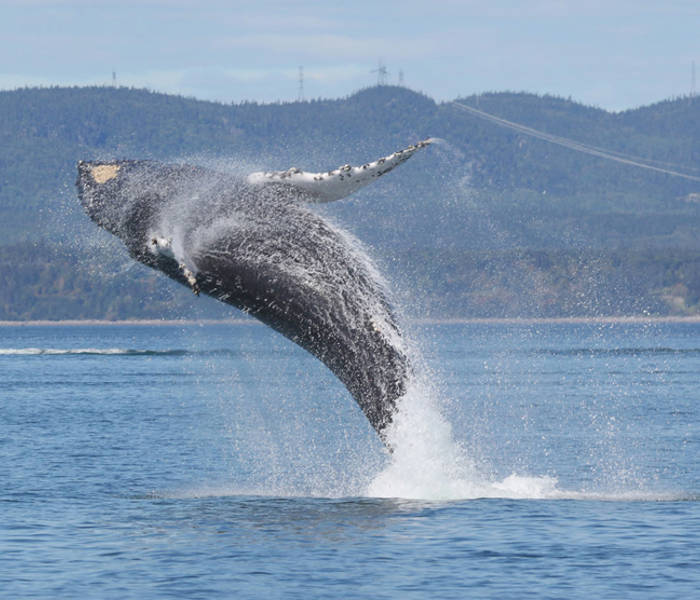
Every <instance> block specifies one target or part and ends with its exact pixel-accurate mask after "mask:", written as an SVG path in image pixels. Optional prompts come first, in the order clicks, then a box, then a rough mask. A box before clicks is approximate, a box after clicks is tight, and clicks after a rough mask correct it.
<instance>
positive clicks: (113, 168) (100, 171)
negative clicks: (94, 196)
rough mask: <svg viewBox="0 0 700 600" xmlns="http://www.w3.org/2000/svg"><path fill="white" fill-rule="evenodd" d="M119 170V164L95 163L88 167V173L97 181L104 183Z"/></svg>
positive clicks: (112, 177)
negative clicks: (95, 164)
mask: <svg viewBox="0 0 700 600" xmlns="http://www.w3.org/2000/svg"><path fill="white" fill-rule="evenodd" d="M118 171H119V165H97V166H94V167H91V168H90V175H92V178H93V179H94V180H95V182H97V183H105V182H107V181H109V180H110V179H114V178H115V177H116V176H117V172H118Z"/></svg>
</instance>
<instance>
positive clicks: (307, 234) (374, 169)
mask: <svg viewBox="0 0 700 600" xmlns="http://www.w3.org/2000/svg"><path fill="white" fill-rule="evenodd" d="M423 145H425V143H421V144H420V145H417V146H412V147H410V148H409V149H407V150H406V151H404V152H405V153H406V156H404V154H403V153H402V152H399V153H395V154H393V155H391V156H389V157H387V158H386V159H380V161H381V162H380V161H376V162H375V163H369V164H367V165H363V166H362V167H349V165H346V166H345V167H341V168H340V169H337V170H335V171H330V172H328V173H323V174H313V173H312V174H309V173H305V172H303V171H300V170H298V169H290V170H289V171H283V172H277V173H255V174H252V175H250V176H249V177H248V178H240V177H234V176H231V175H229V174H225V173H220V172H216V171H211V170H209V169H205V168H202V167H198V166H192V165H167V164H162V163H158V162H154V161H132V160H125V161H115V162H109V163H104V162H83V161H81V162H80V163H79V165H78V182H77V183H78V190H79V196H80V200H81V202H82V204H83V206H84V208H85V210H86V212H87V213H88V215H89V216H90V217H91V218H92V219H93V220H94V221H95V222H96V223H97V224H98V225H100V226H101V227H103V228H105V229H107V230H108V231H110V232H111V233H113V234H115V235H116V236H118V237H119V238H121V240H122V241H123V242H124V244H125V245H126V247H127V248H128V250H129V253H130V254H131V256H132V257H133V258H135V259H136V260H138V261H140V262H142V263H144V264H146V265H148V266H150V267H153V268H154V269H157V270H160V271H162V272H164V273H165V274H166V275H168V276H169V277H172V278H173V279H175V280H177V281H179V282H180V283H182V284H183V285H186V286H188V287H190V288H191V289H192V290H193V291H195V292H196V293H205V294H208V295H210V296H212V297H214V298H217V299H218V300H221V301H222V302H226V303H228V304H231V305H233V306H235V307H236V308H239V309H241V310H243V311H245V312H247V313H249V314H250V315H252V316H254V317H255V318H257V319H259V320H260V321H262V322H263V323H265V324H267V325H269V326H270V327H272V328H273V329H275V330H276V331H278V332H280V333H281V334H282V335H284V336H286V337H287V338H289V339H290V340H292V341H293V342H295V343H296V344H298V345H299V346H301V347H302V348H304V349H306V350H307V351H309V352H310V353H311V354H313V355H314V356H316V357H317V358H318V359H319V360H321V361H322V362H323V363H324V364H325V365H326V366H327V367H328V368H329V369H330V370H331V371H332V372H333V373H334V374H335V375H336V376H337V377H338V378H339V379H340V380H341V381H342V382H343V383H344V384H345V386H346V387H347V389H348V390H349V391H350V393H351V394H352V396H353V397H354V398H355V400H356V401H357V403H358V404H359V406H360V407H361V409H362V410H363V412H364V413H365V415H366V416H367V418H368V419H369V422H370V423H371V424H372V426H373V427H374V428H375V430H376V431H377V432H378V433H379V434H380V436H381V437H382V439H384V435H383V432H384V431H385V428H386V426H387V425H388V424H389V423H390V422H391V419H392V415H393V414H394V412H395V410H396V407H397V401H398V400H399V398H400V397H401V395H402V394H403V393H404V392H405V391H406V386H407V382H408V379H409V377H410V374H411V366H410V363H409V359H408V357H407V354H406V351H405V348H404V346H403V341H402V337H401V332H400V330H399V327H398V325H397V323H396V320H395V318H394V316H393V314H392V311H391V308H390V306H389V303H388V301H387V293H386V289H385V286H384V284H383V283H382V280H381V277H380V276H379V275H378V274H377V272H376V270H375V269H374V267H373V265H372V263H371V261H370V260H369V259H368V258H367V256H366V254H365V253H364V252H363V251H362V250H361V249H359V248H358V247H357V244H356V243H355V242H354V240H353V238H352V237H351V236H349V235H348V234H346V233H345V232H343V231H342V230H340V229H338V228H337V227H335V226H333V225H332V224H330V223H329V222H328V221H327V220H326V219H324V218H323V217H321V216H320V215H318V214H316V213H315V212H314V211H313V210H311V209H310V207H309V202H318V201H330V200H335V199H337V198H339V197H342V195H343V193H342V192H343V182H346V184H345V185H346V187H347V189H348V190H349V191H348V193H350V192H352V191H354V190H355V189H357V187H359V186H360V185H364V183H366V182H368V181H371V180H372V178H374V177H377V176H379V175H381V174H383V172H386V171H388V170H390V169H391V168H393V166H395V165H396V164H400V162H403V161H404V160H406V158H408V157H409V156H410V155H411V154H413V152H414V151H415V150H416V149H418V148H420V147H423ZM387 161H389V164H388V165H387ZM353 169H355V170H357V169H359V170H361V171H353ZM348 173H350V176H348ZM359 175H363V176H364V181H359V182H358V179H359V177H356V179H355V180H352V177H353V176H359ZM314 178H316V179H314ZM314 181H316V182H317V185H316V186H315V185H314ZM324 186H326V187H324ZM385 441H386V440H385Z"/></svg>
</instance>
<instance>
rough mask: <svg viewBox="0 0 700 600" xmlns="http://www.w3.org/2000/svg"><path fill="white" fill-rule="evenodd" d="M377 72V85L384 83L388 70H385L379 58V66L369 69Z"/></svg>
mask: <svg viewBox="0 0 700 600" xmlns="http://www.w3.org/2000/svg"><path fill="white" fill-rule="evenodd" d="M371 72H372V73H376V74H377V85H386V81H387V78H388V77H389V71H387V68H386V66H384V63H383V62H382V61H381V59H379V66H378V67H377V68H376V69H373V70H372V71H371Z"/></svg>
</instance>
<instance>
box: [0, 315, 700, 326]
mask: <svg viewBox="0 0 700 600" xmlns="http://www.w3.org/2000/svg"><path fill="white" fill-rule="evenodd" d="M408 322H409V323H411V324H414V325H548V324H571V325H575V324H601V325H605V324H626V323H629V324H644V323H700V315H692V316H665V317H662V316H645V315H633V316H619V317H539V318H538V317H523V318H493V319H487V318H445V319H439V318H435V319H408ZM177 325H179V326H187V327H191V326H204V325H256V326H257V325H261V323H260V322H259V321H256V320H254V319H124V320H116V321H108V320H100V319H66V320H63V321H50V320H36V321H0V327H76V326H99V327H102V326H109V327H124V326H177Z"/></svg>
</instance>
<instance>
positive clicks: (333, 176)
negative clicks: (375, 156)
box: [248, 138, 434, 202]
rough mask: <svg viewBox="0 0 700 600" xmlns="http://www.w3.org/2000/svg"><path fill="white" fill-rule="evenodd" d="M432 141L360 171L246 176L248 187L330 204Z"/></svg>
mask: <svg viewBox="0 0 700 600" xmlns="http://www.w3.org/2000/svg"><path fill="white" fill-rule="evenodd" d="M433 141H434V140H433V138H430V139H427V140H423V141H422V142H418V143H417V144H414V145H413V146H409V147H408V148H405V149H404V150H399V151H397V152H394V153H393V154H390V155H389V156H385V157H384V158H380V159H379V160H375V161H374V162H371V163H366V164H364V165H361V166H359V167H353V166H351V165H343V166H342V167H338V168H337V169H335V170H334V171H328V172H327V173H309V172H307V171H302V170H301V169H297V168H296V167H292V168H291V169H287V170H286V171H270V172H268V171H259V172H256V173H251V174H250V175H248V183H250V184H251V185H264V184H266V183H284V184H286V185H291V186H292V187H295V188H299V189H300V190H303V191H304V192H306V193H307V195H308V196H309V198H310V199H311V200H312V201H313V202H333V201H334V200H340V199H341V198H345V197H347V196H349V195H350V194H352V193H353V192H355V191H357V190H359V189H360V188H361V187H364V186H366V185H367V184H368V183H371V182H372V181H374V180H375V179H377V178H378V177H381V176H382V175H384V173H388V172H389V171H391V170H392V169H393V168H395V167H398V166H399V165H400V164H401V163H403V162H405V161H407V160H408V159H409V158H411V156H413V155H414V154H415V153H416V152H417V151H418V150H420V149H421V148H425V147H426V146H429V145H430V144H431V143H432V142H433Z"/></svg>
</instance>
